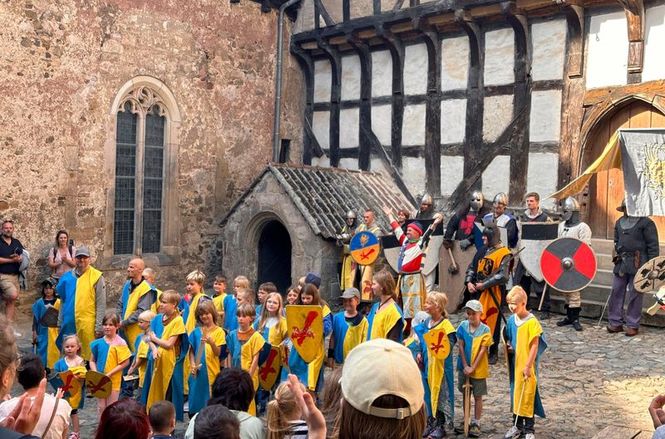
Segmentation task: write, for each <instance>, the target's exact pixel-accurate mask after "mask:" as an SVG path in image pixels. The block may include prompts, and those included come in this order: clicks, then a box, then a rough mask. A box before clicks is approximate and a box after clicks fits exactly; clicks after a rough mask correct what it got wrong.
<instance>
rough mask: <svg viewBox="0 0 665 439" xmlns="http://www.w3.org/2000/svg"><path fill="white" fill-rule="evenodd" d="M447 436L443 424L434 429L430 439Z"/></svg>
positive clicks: (439, 438)
mask: <svg viewBox="0 0 665 439" xmlns="http://www.w3.org/2000/svg"><path fill="white" fill-rule="evenodd" d="M444 437H446V430H444V428H443V427H442V426H441V425H437V426H436V427H434V430H432V432H431V433H430V434H429V439H441V438H444Z"/></svg>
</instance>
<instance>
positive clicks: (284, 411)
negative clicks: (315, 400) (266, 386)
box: [267, 383, 306, 439]
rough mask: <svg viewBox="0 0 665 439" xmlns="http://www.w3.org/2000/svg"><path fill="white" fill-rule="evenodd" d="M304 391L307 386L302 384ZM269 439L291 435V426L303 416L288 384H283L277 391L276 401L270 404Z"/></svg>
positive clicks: (278, 438)
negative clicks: (292, 422) (291, 422)
mask: <svg viewBox="0 0 665 439" xmlns="http://www.w3.org/2000/svg"><path fill="white" fill-rule="evenodd" d="M300 387H301V388H302V391H303V392H305V391H306V389H305V386H303V385H302V384H300ZM267 412H268V415H267V423H268V439H283V438H284V437H285V436H286V435H288V434H290V430H291V424H290V423H289V421H294V420H296V419H298V418H299V417H300V416H301V413H300V408H299V407H298V403H297V402H296V397H295V395H294V394H293V392H291V389H289V385H288V384H287V383H282V384H280V385H279V386H278V387H277V390H276V391H275V399H273V400H272V401H270V402H269V403H268V410H267Z"/></svg>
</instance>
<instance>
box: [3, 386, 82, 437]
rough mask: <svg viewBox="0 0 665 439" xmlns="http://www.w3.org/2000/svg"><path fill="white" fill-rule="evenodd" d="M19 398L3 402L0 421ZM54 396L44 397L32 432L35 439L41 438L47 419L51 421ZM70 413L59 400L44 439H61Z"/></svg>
mask: <svg viewBox="0 0 665 439" xmlns="http://www.w3.org/2000/svg"><path fill="white" fill-rule="evenodd" d="M18 400H19V398H12V399H10V400H9V401H5V402H3V403H2V404H1V405H0V419H4V418H6V417H7V416H9V414H10V413H11V412H12V410H14V408H15V407H16V404H18ZM55 400H56V398H55V396H53V395H50V394H48V393H47V394H46V395H44V404H43V405H42V411H41V413H40V414H39V421H38V422H37V425H36V426H35V429H34V430H32V434H33V435H34V436H37V437H42V434H44V430H46V425H47V424H48V421H49V419H51V413H53V407H54V406H55ZM71 412H72V407H71V406H70V405H69V403H68V402H67V401H65V400H64V399H61V400H60V401H59V402H58V411H57V412H56V414H55V416H54V417H53V422H52V423H51V426H50V427H49V429H48V433H47V434H46V435H45V436H44V438H46V439H62V437H63V436H64V433H65V432H66V431H67V429H68V428H69V418H70V413H71Z"/></svg>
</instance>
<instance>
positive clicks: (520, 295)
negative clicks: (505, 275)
mask: <svg viewBox="0 0 665 439" xmlns="http://www.w3.org/2000/svg"><path fill="white" fill-rule="evenodd" d="M528 297H529V296H528V295H527V294H526V291H524V288H522V287H521V286H519V285H515V286H514V287H512V288H511V289H510V291H508V294H507V295H506V301H510V300H512V299H517V300H519V301H520V302H521V303H525V304H526V302H527V300H528Z"/></svg>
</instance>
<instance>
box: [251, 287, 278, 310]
mask: <svg viewBox="0 0 665 439" xmlns="http://www.w3.org/2000/svg"><path fill="white" fill-rule="evenodd" d="M276 292H277V286H275V284H274V283H272V282H264V283H262V284H261V285H259V289H258V290H257V291H256V298H257V300H258V301H259V304H258V305H257V307H256V315H257V316H260V315H261V314H262V312H263V307H264V306H265V304H266V299H267V298H268V294H270V293H276Z"/></svg>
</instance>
